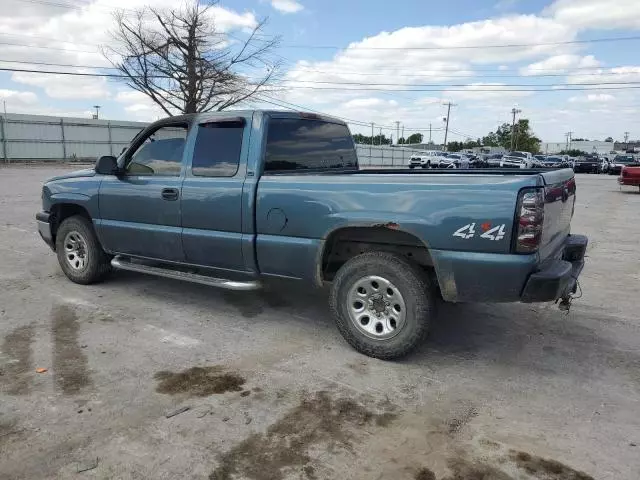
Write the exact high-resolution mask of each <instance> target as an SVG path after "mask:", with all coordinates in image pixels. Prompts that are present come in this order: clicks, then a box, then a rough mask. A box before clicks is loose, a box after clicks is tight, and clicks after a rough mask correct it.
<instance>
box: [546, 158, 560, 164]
mask: <svg viewBox="0 0 640 480" xmlns="http://www.w3.org/2000/svg"><path fill="white" fill-rule="evenodd" d="M546 161H547V162H554V163H555V162H561V161H562V158H561V157H547V160H546Z"/></svg>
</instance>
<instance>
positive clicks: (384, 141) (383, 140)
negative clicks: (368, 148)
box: [353, 133, 391, 145]
mask: <svg viewBox="0 0 640 480" xmlns="http://www.w3.org/2000/svg"><path fill="white" fill-rule="evenodd" d="M353 141H354V142H356V143H358V144H361V145H371V137H370V136H366V135H362V134H361V133H356V134H355V135H353ZM373 145H391V139H390V138H387V137H386V136H385V135H376V136H374V137H373Z"/></svg>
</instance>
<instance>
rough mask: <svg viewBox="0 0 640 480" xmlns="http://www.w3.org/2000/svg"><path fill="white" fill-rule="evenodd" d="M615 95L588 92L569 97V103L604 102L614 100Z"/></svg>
mask: <svg viewBox="0 0 640 480" xmlns="http://www.w3.org/2000/svg"><path fill="white" fill-rule="evenodd" d="M615 98H616V97H614V96H613V95H610V94H608V93H589V94H587V95H577V96H574V97H570V98H569V102H571V103H606V102H610V101H612V100H615Z"/></svg>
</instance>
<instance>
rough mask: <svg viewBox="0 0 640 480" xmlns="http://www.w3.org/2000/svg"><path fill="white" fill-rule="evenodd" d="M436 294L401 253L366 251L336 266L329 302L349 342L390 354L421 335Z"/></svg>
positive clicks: (361, 349) (372, 353) (413, 343)
mask: <svg viewBox="0 0 640 480" xmlns="http://www.w3.org/2000/svg"><path fill="white" fill-rule="evenodd" d="M435 296H436V293H435V289H434V287H433V286H432V284H431V281H430V280H429V278H428V276H427V275H426V273H425V272H424V271H423V270H422V269H421V268H420V267H418V266H417V265H415V264H413V263H411V262H410V261H408V260H407V259H406V258H405V257H403V256H402V255H397V254H393V253H387V252H367V253H363V254H361V255H358V256H357V257H354V258H352V259H351V260H349V261H348V262H347V263H345V264H344V265H343V266H342V267H341V268H340V270H338V273H337V274H336V277H335V278H334V280H333V284H332V286H331V294H330V299H329V301H330V306H331V310H332V313H333V315H334V319H335V322H336V326H337V327H338V330H339V331H340V333H341V334H342V336H343V337H344V338H345V339H346V340H347V342H349V344H350V345H351V346H352V347H354V348H355V349H356V350H358V351H359V352H361V353H364V354H365V355H369V356H370V357H375V358H381V359H392V358H397V357H401V356H403V355H406V354H407V353H409V352H410V351H411V350H413V349H414V348H415V347H416V346H417V345H418V343H419V342H420V341H421V340H422V339H423V338H424V337H425V335H426V333H427V330H428V327H429V322H430V320H431V318H432V317H433V316H434V314H435V303H434V299H435Z"/></svg>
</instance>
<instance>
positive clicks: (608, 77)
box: [567, 66, 640, 87]
mask: <svg viewBox="0 0 640 480" xmlns="http://www.w3.org/2000/svg"><path fill="white" fill-rule="evenodd" d="M567 82H568V83H582V84H593V83H610V84H615V83H616V82H621V84H620V85H613V86H614V87H623V86H624V83H629V82H640V66H625V67H615V68H598V69H594V70H589V71H588V72H580V73H576V74H572V75H569V76H568V77H567Z"/></svg>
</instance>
